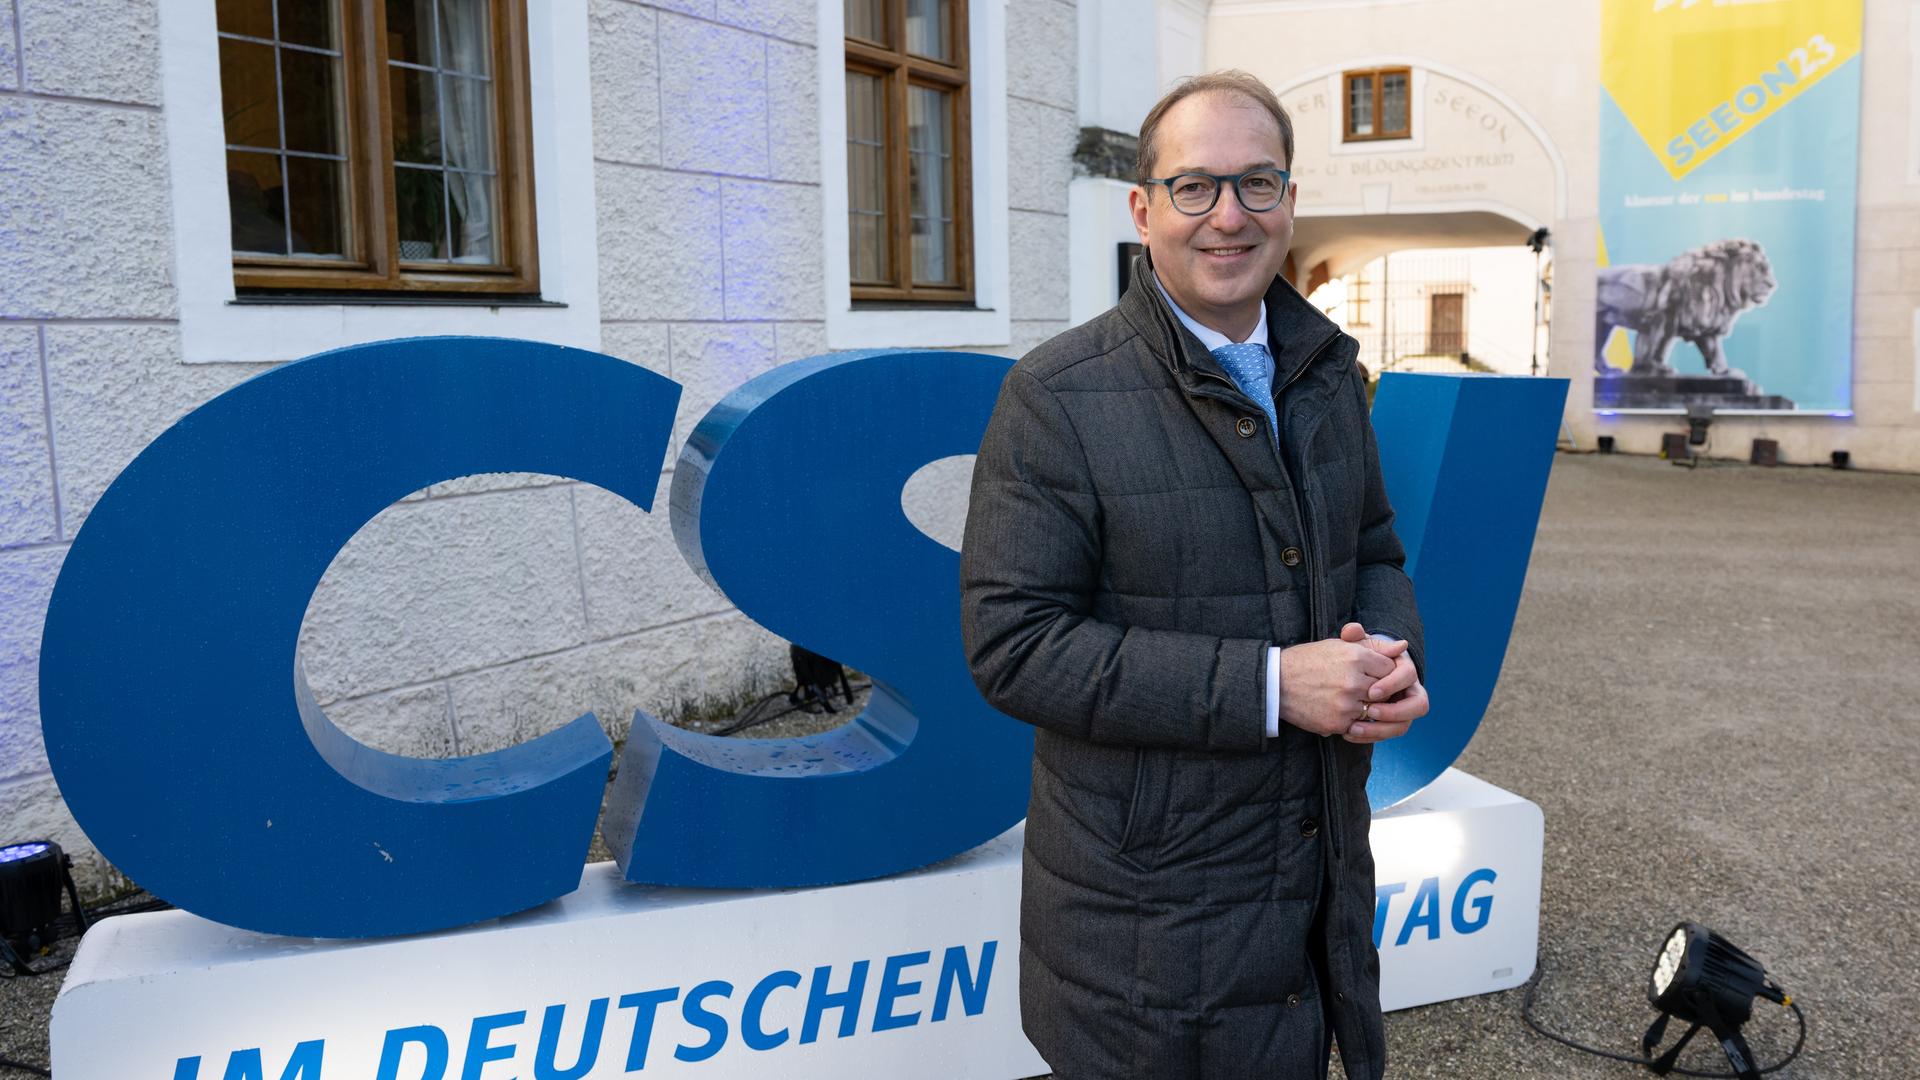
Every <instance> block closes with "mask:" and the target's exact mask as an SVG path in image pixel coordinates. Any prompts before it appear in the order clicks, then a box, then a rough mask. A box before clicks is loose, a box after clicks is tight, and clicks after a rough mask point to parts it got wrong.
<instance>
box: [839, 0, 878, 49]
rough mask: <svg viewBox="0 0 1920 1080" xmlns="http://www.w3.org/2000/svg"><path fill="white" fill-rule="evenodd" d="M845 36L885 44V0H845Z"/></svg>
mask: <svg viewBox="0 0 1920 1080" xmlns="http://www.w3.org/2000/svg"><path fill="white" fill-rule="evenodd" d="M847 36H848V37H850V38H859V39H860V40H862V41H871V42H873V43H874V44H875V45H885V44H887V13H886V5H885V0H847Z"/></svg>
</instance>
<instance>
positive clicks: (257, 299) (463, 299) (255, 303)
mask: <svg viewBox="0 0 1920 1080" xmlns="http://www.w3.org/2000/svg"><path fill="white" fill-rule="evenodd" d="M228 303H230V304H233V305H235V306H238V307H263V306H264V307H295V306H313V305H330V306H342V305H344V306H347V307H462V308H472V307H484V308H503V307H513V308H564V307H566V306H567V305H566V304H564V303H561V302H560V301H558V300H542V299H541V298H540V297H538V296H527V295H515V294H509V293H362V292H356V293H337V292H335V293H327V292H242V293H240V294H239V295H237V296H235V297H234V298H233V299H232V300H229V301H228Z"/></svg>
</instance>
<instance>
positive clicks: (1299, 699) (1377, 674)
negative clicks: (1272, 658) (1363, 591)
mask: <svg viewBox="0 0 1920 1080" xmlns="http://www.w3.org/2000/svg"><path fill="white" fill-rule="evenodd" d="M1426 714H1427V690H1426V687H1424V686H1422V685H1420V675H1419V673H1418V672H1417V671H1415V670H1414V666H1413V658H1412V657H1410V656H1408V655H1407V643H1406V642H1404V641H1381V640H1379V639H1378V638H1373V637H1369V636H1368V635H1367V631H1366V628H1365V627H1363V626H1361V625H1360V624H1359V623H1357V622H1350V623H1348V624H1347V625H1345V626H1343V627H1341V628H1340V636H1339V637H1337V638H1327V639H1326V640H1324V641H1309V642H1307V643H1305V644H1303V645H1294V646H1291V647H1289V648H1285V649H1282V650H1280V719H1281V720H1284V721H1285V722H1287V723H1289V724H1292V725H1293V726H1294V727H1297V728H1300V729H1301V730H1303V731H1310V732H1312V733H1313V734H1315V735H1338V736H1340V737H1341V738H1344V739H1346V740H1347V741H1348V742H1350V743H1376V742H1380V741H1381V740H1383V739H1391V738H1395V737H1397V736H1400V735H1404V734H1406V733H1407V728H1408V726H1409V725H1411V724H1412V723H1413V722H1414V721H1415V720H1417V719H1419V718H1420V717H1422V716H1425V715H1426Z"/></svg>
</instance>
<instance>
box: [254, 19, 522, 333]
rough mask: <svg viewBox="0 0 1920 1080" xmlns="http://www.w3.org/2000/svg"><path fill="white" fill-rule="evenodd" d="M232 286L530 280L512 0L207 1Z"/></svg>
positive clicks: (468, 290) (375, 288)
mask: <svg viewBox="0 0 1920 1080" xmlns="http://www.w3.org/2000/svg"><path fill="white" fill-rule="evenodd" d="M217 25H218V31H219V35H220V91H221V100H222V113H223V116H224V120H225V125H226V153H227V196H228V204H229V206H230V208H231V213H232V223H233V272H234V284H235V286H236V287H237V289H238V290H239V292H240V293H241V294H242V295H249V294H255V293H261V292H274V293H290V292H300V293H350V294H357V295H373V294H380V293H386V294H391V295H408V294H423V293H455V294H462V295H474V296H484V295H498V296H510V295H522V296H524V295H530V294H537V293H538V292H539V287H540V286H539V273H538V267H537V265H536V257H535V246H534V214H533V161H532V138H531V131H530V129H529V120H528V114H529V107H528V101H527V42H526V27H527V17H526V8H525V0H217Z"/></svg>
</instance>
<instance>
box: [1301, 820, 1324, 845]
mask: <svg viewBox="0 0 1920 1080" xmlns="http://www.w3.org/2000/svg"><path fill="white" fill-rule="evenodd" d="M1300 835H1301V836H1304V837H1306V838H1307V839H1309V840H1311V839H1313V838H1314V837H1316V836H1319V835H1320V823H1319V822H1318V821H1315V820H1314V819H1312V818H1308V819H1306V820H1305V821H1302V822H1301V823H1300Z"/></svg>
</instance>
